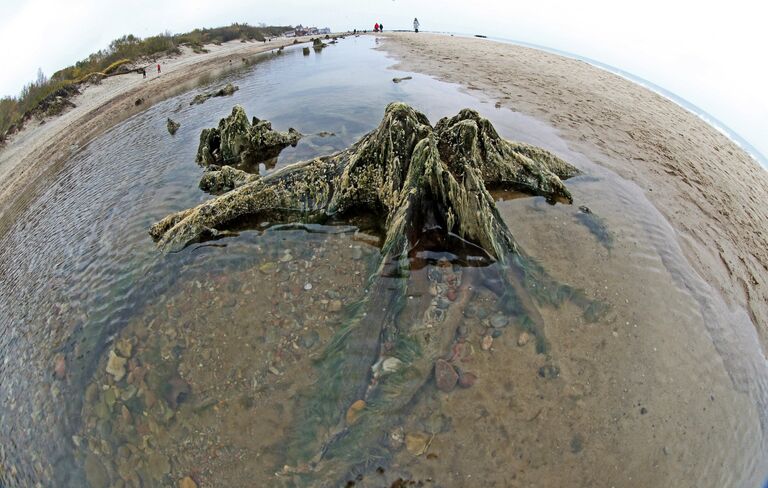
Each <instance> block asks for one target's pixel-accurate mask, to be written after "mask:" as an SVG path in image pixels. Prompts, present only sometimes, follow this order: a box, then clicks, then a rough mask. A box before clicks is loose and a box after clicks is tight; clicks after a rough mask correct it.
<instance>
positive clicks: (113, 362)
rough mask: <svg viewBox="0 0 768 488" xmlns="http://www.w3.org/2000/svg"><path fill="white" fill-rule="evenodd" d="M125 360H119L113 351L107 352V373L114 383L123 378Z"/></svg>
mask: <svg viewBox="0 0 768 488" xmlns="http://www.w3.org/2000/svg"><path fill="white" fill-rule="evenodd" d="M125 363H126V359H125V358H121V357H120V356H118V355H117V354H115V351H109V360H108V361H107V373H109V374H111V375H112V376H113V377H114V378H115V381H120V380H121V379H123V376H125Z"/></svg>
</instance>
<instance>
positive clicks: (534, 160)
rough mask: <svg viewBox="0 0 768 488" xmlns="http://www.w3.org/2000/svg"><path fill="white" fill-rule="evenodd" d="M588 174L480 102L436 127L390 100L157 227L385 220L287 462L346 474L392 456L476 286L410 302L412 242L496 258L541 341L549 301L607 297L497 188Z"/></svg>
mask: <svg viewBox="0 0 768 488" xmlns="http://www.w3.org/2000/svg"><path fill="white" fill-rule="evenodd" d="M234 113H235V112H233V115H234ZM246 122H247V120H246ZM201 141H202V138H201ZM222 145H223V141H222ZM576 174H578V170H577V169H576V168H574V167H573V166H571V165H570V164H568V163H566V162H565V161H563V160H561V159H560V158H558V157H556V156H555V155H553V154H551V153H549V152H547V151H545V150H543V149H540V148H537V147H534V146H531V145H528V144H523V143H516V142H510V141H507V140H504V139H502V138H501V137H499V135H498V133H497V132H496V130H495V129H494V128H493V126H492V125H491V123H490V122H489V121H488V120H486V119H484V118H482V117H480V115H479V114H478V113H477V112H475V111H473V110H462V111H461V112H459V114H457V115H456V116H454V117H450V118H443V119H441V120H440V121H439V122H438V123H437V124H436V125H435V127H434V128H433V127H432V126H431V125H430V124H429V121H428V120H427V118H426V117H425V116H424V115H423V114H421V113H420V112H418V111H416V110H414V109H413V108H411V107H409V106H408V105H405V104H403V103H392V104H390V105H389V106H388V107H387V109H386V111H385V114H384V119H383V120H382V122H381V123H380V124H379V126H378V127H377V128H376V129H375V130H374V131H372V132H370V133H369V134H367V135H366V136H364V137H363V138H362V139H361V140H360V141H358V142H357V143H355V144H354V145H352V146H351V147H350V148H348V149H346V150H344V151H341V152H339V153H336V154H333V155H331V156H325V157H320V158H316V159H313V160H310V161H303V162H299V163H296V164H292V165H290V166H286V167H284V168H282V169H279V170H277V171H275V172H273V173H271V174H269V175H267V176H265V177H258V178H255V179H254V180H253V181H249V182H245V183H243V184H242V185H241V186H239V187H237V188H235V189H234V190H232V191H229V192H227V193H225V194H223V195H221V196H219V197H216V198H214V199H212V200H210V201H208V202H205V203H203V204H201V205H199V206H197V207H195V208H191V209H188V210H184V211H181V212H178V213H175V214H172V215H169V216H168V217H166V218H164V219H163V220H161V221H160V222H158V223H156V224H155V225H154V226H152V228H151V230H150V233H151V235H152V237H153V238H154V239H155V240H156V241H157V244H158V246H159V247H160V249H162V250H164V251H178V250H181V249H183V248H184V247H185V246H187V245H189V244H191V243H194V242H199V241H202V240H205V239H210V238H215V237H217V236H220V235H221V232H222V231H224V230H226V228H227V226H228V225H233V224H235V223H236V222H238V221H240V220H242V219H264V220H268V221H269V222H272V223H290V222H305V223H323V222H326V221H329V220H332V221H334V222H338V221H343V220H344V219H345V217H354V216H359V215H360V214H361V213H363V214H369V215H372V216H374V218H375V219H378V221H380V222H382V223H383V228H384V244H383V246H382V249H381V253H380V258H379V260H378V261H377V263H375V269H374V271H373V273H372V274H371V277H370V279H369V282H368V286H367V289H366V295H365V298H363V299H362V300H361V301H360V303H358V304H356V305H354V306H351V307H349V309H348V310H347V311H346V315H345V322H344V326H343V328H342V329H341V330H340V331H339V332H338V333H337V335H336V336H335V338H334V339H333V341H332V343H331V344H330V345H329V346H328V348H327V349H326V351H325V353H324V355H323V356H322V357H321V358H320V359H319V360H318V362H317V368H318V376H319V378H320V379H319V380H318V383H317V385H315V388H314V389H313V390H312V391H310V392H308V393H307V394H306V395H305V396H304V398H303V400H302V405H301V410H302V412H303V414H302V416H301V418H300V419H298V421H297V423H296V429H295V432H294V433H293V434H292V436H291V441H290V445H289V448H288V459H286V462H285V464H286V465H287V466H289V467H288V468H286V469H285V470H284V475H285V476H286V477H289V478H291V480H292V481H291V482H292V483H294V482H296V483H299V484H304V483H306V484H310V485H312V484H317V485H318V486H335V484H338V483H339V482H341V481H344V480H345V479H347V477H348V476H349V475H350V473H352V472H353V471H354V470H356V469H361V470H365V469H367V468H368V467H371V466H374V465H377V464H381V463H383V462H385V460H386V458H387V457H388V449H387V448H386V447H385V445H384V444H383V443H382V439H383V438H386V436H387V432H388V431H389V429H391V428H392V427H393V425H392V423H393V421H394V420H393V418H396V417H397V416H398V415H400V414H401V413H404V411H405V409H406V408H407V406H408V404H409V403H410V402H411V401H412V400H413V399H414V397H415V396H416V395H417V393H418V392H419V390H420V389H422V388H423V387H424V385H425V384H426V383H427V382H428V381H429V380H430V379H431V378H432V374H433V367H434V364H435V361H436V360H437V359H439V358H440V357H442V356H443V355H444V354H445V353H446V352H447V350H448V349H449V347H450V344H451V341H452V340H453V339H454V338H455V334H456V328H457V327H458V326H459V325H460V324H461V323H462V308H463V305H464V304H466V303H467V302H468V300H469V299H470V298H471V293H472V292H471V287H469V286H468V285H466V284H462V285H461V286H460V287H459V289H458V293H457V297H456V301H455V303H454V306H452V307H451V308H450V309H448V311H447V312H446V313H445V315H443V316H440V317H436V316H434V315H431V314H430V311H429V310H426V311H425V310H422V309H418V306H419V305H416V310H415V311H414V310H413V308H414V306H413V305H408V302H409V300H407V296H408V295H410V294H413V295H414V296H420V295H419V294H418V293H417V290H416V289H417V288H419V287H420V286H422V285H421V284H420V283H419V282H418V280H419V278H418V277H419V276H423V274H419V273H413V274H412V273H411V268H410V266H411V260H412V259H413V258H414V254H415V251H414V250H415V249H416V248H417V247H418V246H420V245H422V246H423V245H424V244H423V243H424V241H425V240H429V239H432V238H431V237H430V238H429V239H428V238H427V235H429V236H434V235H437V236H438V240H440V239H444V240H445V241H447V240H449V239H454V238H455V239H459V240H462V242H468V243H472V245H474V246H476V247H478V248H480V249H481V250H482V252H483V253H484V254H485V255H486V257H487V259H488V260H489V261H494V262H495V263H496V266H495V269H497V270H498V271H497V272H498V274H499V276H498V277H496V278H495V280H493V286H489V288H491V289H492V291H494V292H495V293H497V294H498V295H499V300H498V303H499V308H500V311H501V312H503V313H505V314H506V315H508V316H510V317H513V318H515V319H516V320H517V323H518V326H519V327H521V328H523V329H525V330H528V331H529V332H530V333H531V334H532V335H533V336H534V337H535V340H536V345H537V351H539V352H541V353H546V352H547V349H548V347H547V342H546V339H545V337H544V334H543V328H542V327H543V320H542V317H541V315H540V313H539V311H538V306H540V305H559V304H561V303H562V302H564V301H566V300H570V301H572V302H573V303H575V304H576V305H577V306H579V307H581V308H582V310H583V311H584V313H585V317H586V318H587V319H590V320H591V319H594V318H595V316H596V315H597V313H599V312H600V306H599V305H598V304H596V303H595V302H592V301H591V300H589V299H587V298H586V297H585V296H584V295H583V294H582V293H581V292H580V291H578V290H576V289H574V288H572V287H570V286H568V285H563V284H560V283H558V282H556V281H555V280H554V279H552V278H551V277H550V276H549V275H548V274H547V273H546V272H545V271H544V269H543V268H542V267H541V266H540V265H538V263H536V262H535V261H533V260H532V259H530V258H529V257H527V256H526V255H525V254H524V253H523V252H522V250H521V249H519V247H518V245H517V243H516V242H515V240H514V238H513V236H512V234H511V232H510V230H509V228H508V227H507V225H506V224H505V223H504V221H503V219H502V218H501V216H500V215H499V212H498V210H497V208H496V205H495V203H494V199H493V197H492V196H491V194H490V192H489V190H491V189H515V190H519V191H523V192H526V193H529V194H531V195H541V196H544V197H545V198H546V199H547V200H548V201H550V202H553V203H554V202H555V201H557V200H564V201H568V202H571V201H572V198H571V194H570V193H569V191H568V189H567V188H566V187H565V185H564V184H563V181H562V180H563V179H566V178H569V177H571V176H574V175H576ZM240 176H242V175H240ZM432 240H434V239H432ZM465 281H468V279H466V280H465ZM422 288H423V287H422ZM411 302H413V301H411ZM422 308H426V307H422ZM383 341H386V343H387V344H389V347H387V348H383V347H382V342H383ZM385 356H386V357H385ZM386 358H396V359H397V361H396V362H394V363H396V364H397V365H398V369H397V371H396V372H395V373H394V374H390V375H388V376H386V377H382V378H377V380H376V381H375V382H373V381H372V378H374V376H375V375H374V371H373V369H375V365H376V364H379V365H380V364H382V361H383V360H384V359H386ZM389 364H393V361H390V362H389ZM372 368H373V369H372ZM360 400H363V401H364V402H365V408H364V409H362V411H360V412H357V413H356V415H355V421H354V424H350V425H346V424H345V418H346V415H345V412H346V411H347V409H348V408H349V407H350V405H353V404H357V405H360ZM323 432H324V433H326V434H325V436H326V437H322V435H321V433H323ZM296 477H298V478H299V479H298V480H297V479H294V478H296Z"/></svg>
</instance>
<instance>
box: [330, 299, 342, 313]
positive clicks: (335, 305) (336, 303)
mask: <svg viewBox="0 0 768 488" xmlns="http://www.w3.org/2000/svg"><path fill="white" fill-rule="evenodd" d="M341 307H342V303H341V300H331V301H330V302H328V311H329V312H339V311H341Z"/></svg>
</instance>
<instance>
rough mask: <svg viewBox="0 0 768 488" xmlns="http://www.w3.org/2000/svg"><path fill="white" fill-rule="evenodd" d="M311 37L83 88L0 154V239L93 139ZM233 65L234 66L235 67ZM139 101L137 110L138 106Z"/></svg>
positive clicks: (165, 61) (251, 45)
mask: <svg viewBox="0 0 768 488" xmlns="http://www.w3.org/2000/svg"><path fill="white" fill-rule="evenodd" d="M309 40H310V36H305V37H299V38H295V37H291V38H282V37H280V38H275V39H272V40H271V41H268V42H245V43H243V42H240V41H239V40H234V41H230V42H227V43H223V44H221V45H218V46H217V45H215V44H211V45H206V46H205V47H206V49H208V50H209V52H208V53H202V54H195V53H193V52H192V50H191V49H190V48H188V47H182V48H181V49H182V54H180V55H175V56H166V57H162V58H160V59H158V60H157V61H156V63H159V64H160V65H161V73H160V74H157V73H155V72H154V68H153V69H152V72H148V73H147V78H146V79H144V78H142V77H141V76H140V75H139V74H135V75H134V74H132V73H131V74H126V75H121V76H114V77H110V78H107V79H105V80H103V81H102V82H101V83H100V84H98V85H86V86H85V87H84V88H83V89H82V91H81V93H80V94H79V95H76V96H74V97H72V98H71V99H70V100H71V101H72V102H74V103H75V107H74V108H72V109H70V110H67V111H66V112H64V113H63V114H61V115H59V116H55V117H46V118H45V119H43V120H42V122H41V121H36V120H31V121H29V122H28V123H27V124H26V125H25V126H24V128H23V129H22V130H21V131H19V132H18V133H16V134H14V135H13V136H12V137H11V138H10V139H9V140H8V141H7V143H6V145H5V147H3V148H0V182H2V184H0V236H2V235H4V234H5V233H6V232H7V231H8V230H9V228H10V227H11V226H12V225H13V223H14V220H15V219H14V218H13V216H14V215H16V214H17V213H18V212H19V211H21V210H22V209H24V208H25V207H26V206H28V204H29V202H31V201H32V200H33V199H34V198H36V197H37V195H38V194H39V193H40V191H42V190H43V189H44V188H45V186H46V184H47V183H48V182H49V181H50V179H51V178H52V177H54V176H55V175H56V174H57V173H58V172H59V170H60V169H61V168H62V167H63V166H64V164H65V163H66V162H67V161H68V159H69V158H70V156H71V155H72V154H73V153H75V152H76V151H77V150H78V149H79V148H80V147H82V146H84V145H85V144H87V143H88V142H90V141H91V140H92V139H93V138H95V137H97V136H99V135H100V134H102V133H104V132H106V131H107V130H109V129H110V128H112V127H114V126H115V125H117V124H119V123H120V122H122V121H124V120H126V119H128V118H129V117H132V116H133V115H136V114H137V113H139V112H142V111H144V110H146V109H148V108H150V107H151V106H152V105H154V104H155V103H158V102H161V101H163V100H165V99H167V98H169V97H170V96H173V95H174V94H177V93H180V92H183V91H189V90H193V89H194V88H195V87H196V86H197V83H198V81H199V80H200V79H201V78H203V77H206V76H210V75H215V74H216V73H218V72H221V71H226V70H229V69H233V68H236V67H239V66H242V59H245V58H247V57H252V56H256V55H260V54H264V53H267V52H269V51H272V50H275V49H278V48H281V47H290V46H293V45H294V41H298V42H297V43H296V44H303V43H306V42H309ZM235 61H236V63H235ZM138 99H141V100H142V102H141V103H140V104H136V101H137V100H138Z"/></svg>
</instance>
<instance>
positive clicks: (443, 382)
mask: <svg viewBox="0 0 768 488" xmlns="http://www.w3.org/2000/svg"><path fill="white" fill-rule="evenodd" d="M458 380H459V374H458V373H457V372H456V369H455V368H454V367H453V366H451V364H450V363H449V362H448V361H446V360H445V359H438V360H437V361H436V362H435V383H437V388H438V389H439V390H440V391H444V392H446V393H447V392H450V391H452V390H453V389H454V388H455V387H456V382H457V381H458Z"/></svg>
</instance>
